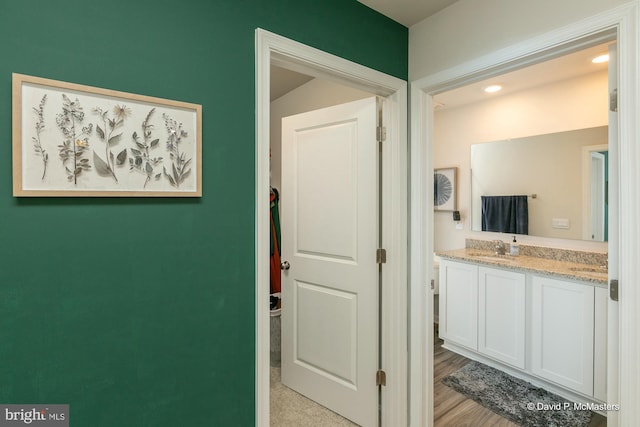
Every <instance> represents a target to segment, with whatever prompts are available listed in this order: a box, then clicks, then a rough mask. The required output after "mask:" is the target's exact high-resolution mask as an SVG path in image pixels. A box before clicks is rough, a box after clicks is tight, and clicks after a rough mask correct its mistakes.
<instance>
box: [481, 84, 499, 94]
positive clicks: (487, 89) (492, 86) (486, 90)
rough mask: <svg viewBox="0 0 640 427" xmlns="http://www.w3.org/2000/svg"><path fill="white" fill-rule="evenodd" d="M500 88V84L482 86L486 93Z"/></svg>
mask: <svg viewBox="0 0 640 427" xmlns="http://www.w3.org/2000/svg"><path fill="white" fill-rule="evenodd" d="M500 89H502V86H500V85H491V86H487V87H485V88H484V91H485V92H487V93H494V92H497V91H499V90H500Z"/></svg>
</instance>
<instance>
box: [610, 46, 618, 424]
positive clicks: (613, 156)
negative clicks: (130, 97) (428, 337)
mask: <svg viewBox="0 0 640 427" xmlns="http://www.w3.org/2000/svg"><path fill="white" fill-rule="evenodd" d="M617 52H618V50H617V44H616V43H613V44H611V45H610V46H609V92H610V93H616V94H617V91H618V53H617ZM618 120H619V119H618V108H617V98H616V103H615V105H610V108H609V221H608V225H609V232H608V238H609V245H608V249H609V263H608V265H609V280H612V279H619V278H620V275H619V274H620V268H619V262H620V259H619V256H620V255H619V245H620V223H619V219H620V217H619V214H620V212H618V206H620V181H619V171H618V162H619V159H620V143H619V140H618ZM609 286H611V285H609ZM619 310H620V307H619V303H618V301H617V300H613V299H611V298H609V301H608V304H607V320H608V322H607V403H609V404H612V405H615V404H619V403H620V375H621V373H620V340H619V334H620V311H619ZM618 414H619V413H618V411H608V413H607V425H608V426H609V427H617V426H618V425H620V422H619V420H618V416H619V415H618Z"/></svg>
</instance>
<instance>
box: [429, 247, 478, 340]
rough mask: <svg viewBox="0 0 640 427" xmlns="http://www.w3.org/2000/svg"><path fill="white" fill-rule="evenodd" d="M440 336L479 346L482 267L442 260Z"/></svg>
mask: <svg viewBox="0 0 640 427" xmlns="http://www.w3.org/2000/svg"><path fill="white" fill-rule="evenodd" d="M439 302H440V310H439V311H440V315H439V319H440V324H439V327H438V329H439V331H440V337H441V338H442V339H444V340H447V341H451V342H454V343H456V344H459V345H461V346H464V347H467V348H470V349H472V350H477V349H478V266H476V265H473V264H465V263H461V262H453V261H449V260H441V261H440V301H439Z"/></svg>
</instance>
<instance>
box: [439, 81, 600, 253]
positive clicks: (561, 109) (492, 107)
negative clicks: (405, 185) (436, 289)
mask: <svg viewBox="0 0 640 427" xmlns="http://www.w3.org/2000/svg"><path fill="white" fill-rule="evenodd" d="M607 120H608V119H607V74H606V72H598V73H592V74H588V75H585V76H582V77H580V78H577V79H572V80H566V81H563V82H559V83H555V84H552V85H546V86H542V87H537V88H533V89H531V90H527V91H522V92H518V93H515V94H511V95H503V96H494V97H491V98H489V99H488V100H487V101H483V102H477V103H473V104H469V105H466V106H461V107H457V108H451V109H444V110H443V109H440V110H436V112H435V128H434V152H433V155H434V168H445V167H457V168H458V184H457V189H458V210H460V213H461V216H462V229H458V228H456V223H455V222H454V221H453V219H452V215H451V213H450V212H435V215H434V248H435V250H436V251H438V250H448V249H456V248H461V247H463V246H464V242H465V238H467V237H475V238H484V239H486V238H501V239H503V240H508V239H509V238H510V237H511V236H506V235H501V234H498V233H480V232H473V231H471V222H470V212H471V187H470V185H471V173H470V147H471V145H472V144H477V143H483V142H489V141H500V140H506V139H512V138H521V137H528V136H532V135H544V134H549V133H556V132H564V131H569V130H575V129H583V128H592V127H597V126H606V125H607ZM579 162H580V160H579V159H577V160H576V159H572V160H571V161H570V160H568V159H567V161H566V163H565V164H564V173H567V174H569V173H570V174H571V175H572V176H574V174H577V175H576V178H577V177H579V172H578V171H579V170H580V163H579ZM554 164H555V165H556V166H552V164H551V162H550V163H549V167H556V168H557V167H558V166H557V165H559V164H562V162H559V163H558V162H556V163H554ZM513 166H514V165H511V164H509V163H508V161H507V160H504V159H496V160H495V161H494V165H493V167H494V168H495V169H497V170H503V171H504V177H505V180H510V181H515V180H517V179H518V178H517V174H518V168H517V165H515V167H513ZM571 170H572V172H570V171H571ZM542 172H543V173H544V171H542ZM523 187H524V188H526V190H527V191H529V190H530V191H531V192H535V193H538V194H540V195H541V197H540V199H538V200H537V201H534V200H530V203H531V204H534V203H537V202H541V201H542V202H545V201H547V200H548V197H551V196H549V194H550V188H549V187H550V184H549V183H542V182H541V183H540V186H538V185H537V184H534V185H527V186H524V185H523ZM534 189H535V190H534ZM518 193H520V192H518ZM543 195H544V198H543ZM553 197H557V196H553ZM580 206H581V204H580V202H579V201H578V200H576V204H575V209H574V210H572V211H571V212H568V211H565V210H562V211H559V210H557V211H553V208H548V209H549V211H548V212H547V213H545V214H544V215H545V216H546V217H548V216H549V215H551V216H552V217H562V218H565V217H570V218H572V225H571V231H576V233H577V234H575V235H568V233H564V235H563V234H561V235H559V236H556V237H558V238H563V239H574V238H578V237H579V235H580V233H581V223H580V222H579V221H580V220H579V219H577V218H578V217H579V216H580V211H579V207H580ZM551 212H554V213H551ZM546 222H548V220H547V221H546ZM539 226H540V225H538V224H534V228H535V227H539ZM527 239H528V240H527V241H528V242H529V243H535V242H534V240H532V238H530V237H528V238H527Z"/></svg>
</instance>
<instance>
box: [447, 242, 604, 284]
mask: <svg viewBox="0 0 640 427" xmlns="http://www.w3.org/2000/svg"><path fill="white" fill-rule="evenodd" d="M477 242H482V243H477ZM505 246H506V250H507V253H508V252H509V244H508V243H507V244H506V245H505ZM436 255H438V256H439V257H441V258H445V259H452V260H458V261H467V262H474V263H478V264H484V265H490V266H498V267H502V268H505V269H509V270H524V271H529V272H533V273H543V274H548V275H551V276H557V277H559V278H565V279H573V280H580V281H583V282H589V283H593V284H597V285H602V286H606V285H607V269H606V268H605V267H603V266H604V265H605V264H606V260H607V254H603V253H597V252H593V253H592V252H582V251H573V250H563V249H554V248H543V247H535V246H524V245H520V255H519V256H510V255H499V256H498V255H495V251H494V250H493V245H492V242H491V241H480V240H473V241H471V242H470V241H469V240H467V247H466V248H464V249H456V250H452V251H443V252H438V253H436Z"/></svg>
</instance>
